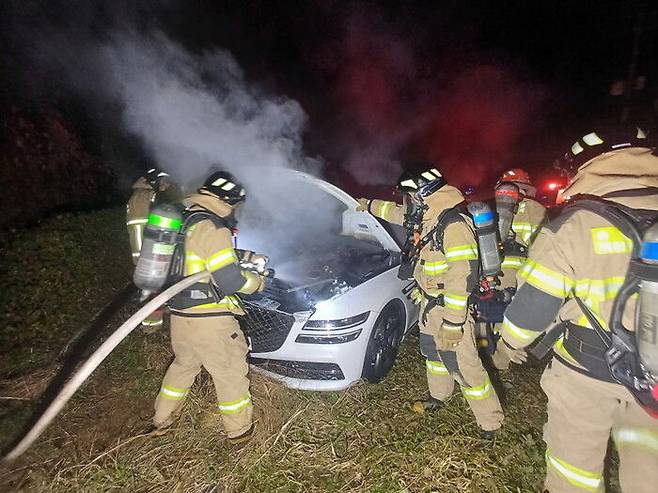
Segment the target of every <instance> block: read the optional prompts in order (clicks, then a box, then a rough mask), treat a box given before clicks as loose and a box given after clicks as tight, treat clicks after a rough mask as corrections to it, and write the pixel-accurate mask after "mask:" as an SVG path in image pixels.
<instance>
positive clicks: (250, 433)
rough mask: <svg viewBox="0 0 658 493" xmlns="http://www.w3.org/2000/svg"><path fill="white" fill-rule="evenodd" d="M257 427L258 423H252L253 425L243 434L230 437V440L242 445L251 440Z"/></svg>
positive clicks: (232, 442) (234, 443)
mask: <svg viewBox="0 0 658 493" xmlns="http://www.w3.org/2000/svg"><path fill="white" fill-rule="evenodd" d="M255 428H256V423H254V424H252V425H251V427H250V428H249V429H248V430H247V431H245V432H244V433H243V434H242V435H238V436H236V437H228V441H229V442H230V443H231V444H233V445H240V444H243V443H246V442H248V441H249V440H251V437H252V436H253V435H254V429H255Z"/></svg>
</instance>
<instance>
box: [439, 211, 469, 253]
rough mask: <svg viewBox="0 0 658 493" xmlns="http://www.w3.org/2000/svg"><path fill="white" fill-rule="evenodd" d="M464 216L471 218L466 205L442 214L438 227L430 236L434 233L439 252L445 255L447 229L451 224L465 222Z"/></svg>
mask: <svg viewBox="0 0 658 493" xmlns="http://www.w3.org/2000/svg"><path fill="white" fill-rule="evenodd" d="M464 215H466V216H469V213H468V210H467V209H466V207H465V205H464V203H461V204H457V205H456V206H455V207H453V208H452V209H446V210H444V211H443V212H441V214H439V218H438V219H437V221H436V226H435V227H434V229H433V230H432V231H430V233H429V234H431V233H432V232H433V233H434V249H435V250H439V251H441V252H443V253H445V252H444V251H443V237H444V235H445V232H446V229H447V228H448V226H450V225H451V224H454V223H457V222H460V221H462V222H465V219H464Z"/></svg>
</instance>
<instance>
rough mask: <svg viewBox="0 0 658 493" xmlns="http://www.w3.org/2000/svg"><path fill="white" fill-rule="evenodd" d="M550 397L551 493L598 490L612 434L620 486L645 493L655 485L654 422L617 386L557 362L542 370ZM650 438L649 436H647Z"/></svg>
mask: <svg viewBox="0 0 658 493" xmlns="http://www.w3.org/2000/svg"><path fill="white" fill-rule="evenodd" d="M541 386H542V389H543V390H544V392H545V393H546V395H547V397H548V406H547V410H548V421H547V423H546V425H545V426H544V441H545V442H546V448H547V454H546V461H547V462H546V482H545V488H546V489H547V490H549V491H550V492H551V493H575V492H580V493H582V492H585V491H594V492H602V491H603V489H604V482H603V481H602V480H601V478H602V474H603V466H604V459H605V454H606V451H607V447H608V440H609V438H610V435H611V434H612V435H613V437H614V438H615V441H616V446H617V450H618V453H619V481H620V485H621V490H622V491H624V492H632V493H649V492H653V491H655V489H656V484H658V467H656V466H657V465H658V451H656V450H653V449H652V448H651V447H647V445H648V444H653V443H654V442H653V440H652V439H651V438H652V437H656V443H658V420H655V419H653V418H651V417H650V416H649V415H648V414H647V413H645V412H644V411H643V410H642V409H641V408H640V406H639V405H638V404H637V403H636V402H635V399H634V398H633V396H632V395H631V394H630V393H629V392H628V391H627V390H626V389H625V388H624V387H622V386H621V385H618V384H613V383H608V382H603V381H601V380H596V379H594V378H591V377H588V376H586V375H583V374H581V373H578V372H576V371H574V370H571V369H570V368H568V367H567V366H565V365H564V364H562V363H560V362H559V361H556V360H555V359H554V360H553V361H552V363H551V367H550V368H547V369H546V371H544V374H543V375H542V379H541ZM647 438H648V440H647Z"/></svg>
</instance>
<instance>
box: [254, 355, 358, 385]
mask: <svg viewBox="0 0 658 493" xmlns="http://www.w3.org/2000/svg"><path fill="white" fill-rule="evenodd" d="M249 362H250V363H251V364H252V365H255V366H258V367H259V368H262V369H263V370H267V371H271V372H272V373H276V374H277V375H281V376H284V377H289V378H299V379H302V380H345V375H343V372H342V370H341V369H340V366H338V365H337V364H336V363H314V362H308V361H284V360H277V359H263V358H251V357H250V358H249Z"/></svg>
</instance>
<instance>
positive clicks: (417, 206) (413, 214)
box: [402, 193, 427, 231]
mask: <svg viewBox="0 0 658 493" xmlns="http://www.w3.org/2000/svg"><path fill="white" fill-rule="evenodd" d="M402 203H403V204H404V207H405V213H404V224H403V226H404V227H405V228H406V229H408V230H411V231H418V230H420V229H421V224H422V221H423V213H424V212H425V209H426V208H427V206H426V205H425V204H424V203H423V201H422V200H421V199H419V198H418V197H417V196H416V194H409V193H405V194H403V196H402Z"/></svg>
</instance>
